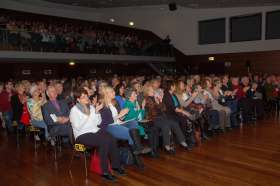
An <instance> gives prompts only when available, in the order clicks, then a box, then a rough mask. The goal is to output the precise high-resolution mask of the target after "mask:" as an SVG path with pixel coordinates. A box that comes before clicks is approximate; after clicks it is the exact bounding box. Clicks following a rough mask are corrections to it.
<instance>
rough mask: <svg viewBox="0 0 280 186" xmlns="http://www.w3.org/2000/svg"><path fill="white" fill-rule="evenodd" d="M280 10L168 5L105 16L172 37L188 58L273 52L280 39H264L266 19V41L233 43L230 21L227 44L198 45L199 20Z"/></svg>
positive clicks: (109, 12)
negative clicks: (216, 54)
mask: <svg viewBox="0 0 280 186" xmlns="http://www.w3.org/2000/svg"><path fill="white" fill-rule="evenodd" d="M271 10H280V6H274V7H247V8H245V7H244V8H221V9H190V8H185V7H178V10H177V11H174V12H170V11H169V10H168V8H167V6H163V7H161V6H158V7H140V8H139V7H136V8H120V9H105V10H104V16H105V15H106V16H107V19H108V18H109V17H113V18H115V19H116V23H118V24H121V25H127V23H128V21H129V20H133V21H135V26H136V27H138V28H144V29H148V30H151V31H153V32H154V33H156V34H158V35H159V36H161V37H162V38H164V37H165V36H166V35H167V34H169V35H170V36H171V39H172V43H173V44H174V45H175V47H176V48H178V49H179V50H181V51H182V52H184V53H185V54H187V55H198V54H215V53H235V52H254V51H270V50H279V49H280V40H267V41H266V40H264V33H265V32H264V28H265V19H263V39H262V40H260V41H249V42H234V43H229V42H228V40H229V36H228V33H229V26H228V25H229V23H228V22H229V19H227V23H226V24H227V30H226V31H227V42H226V43H225V44H212V45H198V21H199V20H206V19H213V18H221V17H226V18H229V17H232V16H238V15H244V14H251V13H259V12H263V14H264V12H266V11H271Z"/></svg>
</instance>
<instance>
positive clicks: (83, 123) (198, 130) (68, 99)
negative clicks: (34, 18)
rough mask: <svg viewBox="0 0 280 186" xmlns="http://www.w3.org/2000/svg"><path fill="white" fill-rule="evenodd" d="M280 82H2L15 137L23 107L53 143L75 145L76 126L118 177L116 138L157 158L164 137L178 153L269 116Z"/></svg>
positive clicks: (7, 123) (6, 121)
mask: <svg viewBox="0 0 280 186" xmlns="http://www.w3.org/2000/svg"><path fill="white" fill-rule="evenodd" d="M14 84H15V87H14ZM110 85H112V86H110ZM113 87H114V88H113ZM279 88H280V76H275V75H250V76H243V77H241V78H240V77H235V76H233V77H230V76H228V75H223V76H215V75H211V76H204V75H189V76H187V77H186V76H181V77H174V76H162V77H160V76H157V77H154V76H147V77H143V76H122V77H119V76H117V75H115V76H113V77H106V79H103V78H96V79H84V78H82V77H79V78H76V79H67V78H63V79H49V80H46V79H43V80H39V81H27V80H23V81H20V80H17V81H11V80H10V81H7V82H5V83H0V112H1V114H2V118H1V119H2V125H3V126H4V127H5V128H6V129H7V132H8V134H11V135H12V134H13V132H14V131H13V127H12V123H13V122H16V123H17V125H18V129H19V130H20V131H22V132H24V125H23V123H22V117H23V115H24V112H25V110H24V107H25V105H27V108H28V112H29V114H30V121H29V123H30V125H33V126H35V127H38V128H42V129H44V130H42V131H44V133H45V140H46V141H48V142H50V144H51V145H55V143H56V141H55V138H56V137H57V136H60V137H68V138H69V139H70V142H71V143H72V141H71V140H72V132H73V133H74V138H75V139H74V140H75V143H81V144H84V145H86V146H88V147H97V148H98V152H99V155H100V160H101V162H100V164H101V168H102V171H103V175H102V176H103V177H104V178H105V179H107V180H115V179H116V177H114V176H113V175H112V174H111V173H110V172H109V169H108V166H109V165H108V159H110V160H111V165H112V168H113V170H114V172H116V173H118V174H121V175H123V174H125V173H124V170H123V169H122V168H121V164H120V152H119V148H118V145H117V140H119V139H121V140H125V141H127V143H128V145H129V148H130V149H131V151H132V152H133V153H132V154H133V156H134V157H136V158H137V157H139V156H140V155H141V154H147V153H149V154H150V155H151V157H158V155H159V153H160V151H159V148H160V147H161V143H160V138H161V137H162V147H163V149H164V150H165V151H166V152H167V153H168V154H174V153H175V146H176V143H178V144H179V146H181V147H182V148H183V149H186V150H191V149H192V148H193V147H194V146H195V145H197V146H199V145H200V144H201V143H202V142H204V141H205V140H208V138H209V137H213V135H218V134H219V133H221V132H222V133H225V132H229V131H230V130H232V128H236V127H239V126H241V124H243V125H246V124H248V123H251V122H253V121H256V120H259V119H263V118H264V116H265V109H271V106H273V104H279V100H280V99H279V98H280V95H279ZM70 109H71V112H70ZM69 115H70V116H69ZM173 136H174V137H173ZM37 140H39V139H37ZM143 140H148V143H143ZM64 143H68V141H64ZM143 144H148V145H149V147H145V145H143Z"/></svg>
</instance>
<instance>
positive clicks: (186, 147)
mask: <svg viewBox="0 0 280 186" xmlns="http://www.w3.org/2000/svg"><path fill="white" fill-rule="evenodd" d="M181 147H182V148H183V149H185V150H187V151H192V147H190V146H189V145H187V146H183V145H181Z"/></svg>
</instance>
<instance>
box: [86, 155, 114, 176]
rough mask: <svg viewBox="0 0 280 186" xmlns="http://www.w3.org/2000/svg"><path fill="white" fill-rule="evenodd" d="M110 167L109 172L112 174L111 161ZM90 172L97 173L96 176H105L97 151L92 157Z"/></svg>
mask: <svg viewBox="0 0 280 186" xmlns="http://www.w3.org/2000/svg"><path fill="white" fill-rule="evenodd" d="M108 161H109V160H108ZM108 166H109V167H108V169H109V172H112V167H111V164H110V161H109V165H108ZM90 171H92V172H95V173H96V174H99V175H102V174H103V171H102V169H101V166H100V156H99V154H98V153H97V151H94V153H93V154H92V155H91V162H90Z"/></svg>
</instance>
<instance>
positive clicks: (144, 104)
mask: <svg viewBox="0 0 280 186" xmlns="http://www.w3.org/2000/svg"><path fill="white" fill-rule="evenodd" d="M145 106H146V100H145V99H144V100H143V102H142V109H143V110H144V109H145Z"/></svg>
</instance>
